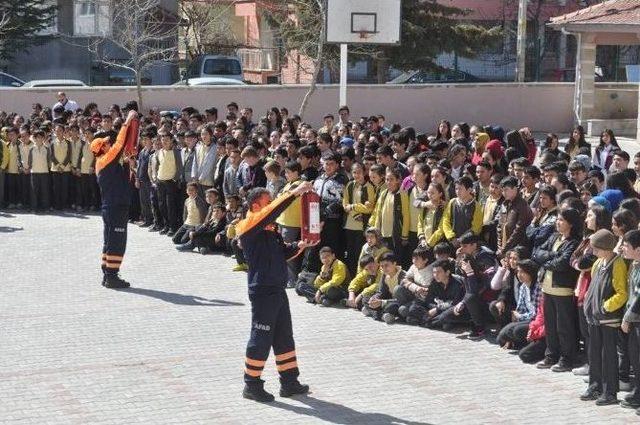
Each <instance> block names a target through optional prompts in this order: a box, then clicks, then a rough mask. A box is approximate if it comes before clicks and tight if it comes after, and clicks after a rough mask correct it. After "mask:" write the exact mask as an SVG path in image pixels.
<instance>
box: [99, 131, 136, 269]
mask: <svg viewBox="0 0 640 425" xmlns="http://www.w3.org/2000/svg"><path fill="white" fill-rule="evenodd" d="M126 134H127V125H123V126H122V128H121V129H120V132H119V133H118V137H117V139H116V142H115V143H114V144H113V145H112V146H111V147H110V148H109V150H108V151H107V152H106V153H105V154H104V155H102V156H100V157H98V158H97V159H96V174H97V176H98V186H100V193H101V196H102V221H103V223H104V232H103V235H104V236H103V237H104V242H103V245H102V271H103V273H104V274H105V275H116V274H118V272H119V271H120V265H121V264H122V260H123V259H124V252H125V249H126V247H127V224H128V221H129V205H130V202H131V187H130V186H129V177H128V175H127V171H126V170H125V168H124V167H123V166H122V165H121V164H120V161H119V159H120V156H121V155H122V150H123V147H124V142H125V138H126Z"/></svg>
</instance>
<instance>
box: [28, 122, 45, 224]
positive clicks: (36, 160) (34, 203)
mask: <svg viewBox="0 0 640 425" xmlns="http://www.w3.org/2000/svg"><path fill="white" fill-rule="evenodd" d="M45 137H46V136H45V133H44V131H42V130H36V131H35V132H34V133H33V138H34V139H35V144H34V146H32V147H31V149H29V153H28V159H27V167H26V168H27V169H28V170H29V175H30V176H31V209H32V210H34V211H35V212H38V211H42V210H48V209H49V208H50V203H49V193H50V192H49V168H50V167H51V156H50V152H49V149H47V147H46V146H45V145H44V139H45Z"/></svg>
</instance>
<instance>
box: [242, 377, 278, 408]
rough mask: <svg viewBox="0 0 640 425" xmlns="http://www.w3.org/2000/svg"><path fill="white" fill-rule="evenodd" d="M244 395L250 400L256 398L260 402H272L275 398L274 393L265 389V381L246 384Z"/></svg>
mask: <svg viewBox="0 0 640 425" xmlns="http://www.w3.org/2000/svg"><path fill="white" fill-rule="evenodd" d="M242 397H244V398H246V399H248V400H255V401H257V402H258V403H271V402H272V401H273V400H275V397H274V396H273V394H270V393H268V392H266V391H265V390H264V382H256V383H255V384H244V389H243V390H242Z"/></svg>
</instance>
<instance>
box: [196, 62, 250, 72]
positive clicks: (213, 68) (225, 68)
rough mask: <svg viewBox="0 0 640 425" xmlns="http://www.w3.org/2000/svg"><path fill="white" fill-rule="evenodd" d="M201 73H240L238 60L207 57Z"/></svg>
mask: <svg viewBox="0 0 640 425" xmlns="http://www.w3.org/2000/svg"><path fill="white" fill-rule="evenodd" d="M202 73H203V74H208V75H240V74H241V73H242V69H241V68H240V62H239V61H237V60H235V59H207V60H206V61H205V63H204V70H203V72H202Z"/></svg>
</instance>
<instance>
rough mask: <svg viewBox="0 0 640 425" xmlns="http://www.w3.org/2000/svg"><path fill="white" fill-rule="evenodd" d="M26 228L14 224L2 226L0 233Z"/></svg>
mask: <svg viewBox="0 0 640 425" xmlns="http://www.w3.org/2000/svg"><path fill="white" fill-rule="evenodd" d="M21 230H24V228H22V227H13V226H0V233H13V232H19V231H21Z"/></svg>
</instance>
